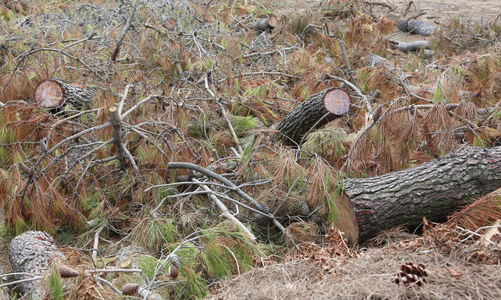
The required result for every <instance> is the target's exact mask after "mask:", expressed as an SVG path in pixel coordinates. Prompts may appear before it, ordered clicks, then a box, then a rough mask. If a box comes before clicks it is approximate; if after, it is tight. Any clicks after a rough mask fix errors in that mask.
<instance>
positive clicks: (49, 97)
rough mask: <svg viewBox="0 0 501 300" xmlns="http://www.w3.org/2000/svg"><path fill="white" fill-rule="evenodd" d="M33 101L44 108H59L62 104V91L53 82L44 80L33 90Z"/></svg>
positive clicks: (55, 82) (57, 84) (60, 87)
mask: <svg viewBox="0 0 501 300" xmlns="http://www.w3.org/2000/svg"><path fill="white" fill-rule="evenodd" d="M35 101H36V102H37V103H38V105H40V106H41V107H44V108H54V107H59V106H61V105H62V104H64V89H63V88H62V86H61V84H59V82H57V81H55V80H52V79H47V80H44V81H42V82H40V83H39V84H38V85H37V87H36V88H35Z"/></svg>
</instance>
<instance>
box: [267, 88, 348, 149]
mask: <svg viewBox="0 0 501 300" xmlns="http://www.w3.org/2000/svg"><path fill="white" fill-rule="evenodd" d="M350 106H351V99H350V95H349V94H348V93H347V92H345V91H344V90H342V89H338V88H329V89H326V90H323V91H321V92H319V93H316V94H315V95H313V96H310V97H309V98H308V99H306V100H305V101H304V102H303V103H301V104H300V105H299V106H298V107H296V108H295V109H294V110H293V111H291V112H290V113H289V114H288V115H287V116H286V117H285V118H284V119H283V120H282V122H280V124H278V126H277V130H278V131H280V133H281V134H282V136H283V137H284V141H285V143H286V144H289V145H299V144H300V143H301V139H302V138H303V136H304V135H306V134H307V133H309V132H311V130H313V129H315V128H318V127H320V126H322V125H324V124H326V123H328V122H329V121H332V120H334V119H336V118H339V117H342V116H344V115H346V114H348V112H349V111H350Z"/></svg>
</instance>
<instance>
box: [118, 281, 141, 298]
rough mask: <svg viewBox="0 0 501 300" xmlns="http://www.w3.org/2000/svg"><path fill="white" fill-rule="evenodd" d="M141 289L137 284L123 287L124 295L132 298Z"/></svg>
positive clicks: (128, 284)
mask: <svg viewBox="0 0 501 300" xmlns="http://www.w3.org/2000/svg"><path fill="white" fill-rule="evenodd" d="M137 289H139V284H137V283H127V284H126V285H124V286H123V287H122V294H124V295H127V296H131V295H134V294H135V293H136V292H137Z"/></svg>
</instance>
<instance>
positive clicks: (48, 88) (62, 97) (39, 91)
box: [35, 79, 94, 110]
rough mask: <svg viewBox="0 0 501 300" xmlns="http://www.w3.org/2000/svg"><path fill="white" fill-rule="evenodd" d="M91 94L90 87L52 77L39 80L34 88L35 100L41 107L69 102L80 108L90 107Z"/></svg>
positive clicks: (55, 106)
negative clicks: (86, 87)
mask: <svg viewBox="0 0 501 300" xmlns="http://www.w3.org/2000/svg"><path fill="white" fill-rule="evenodd" d="M93 96H94V91H93V90H92V89H85V88H81V87H78V86H76V85H72V84H67V83H64V82H62V81H61V80H53V79H47V80H44V81H42V82H40V83H39V84H38V86H37V87H36V89H35V101H36V102H37V103H38V105H40V106H41V107H43V108H60V107H62V106H63V105H65V104H66V103H70V104H72V105H73V106H74V107H75V108H76V109H78V110H80V109H82V108H88V107H90V104H91V102H92V97H93Z"/></svg>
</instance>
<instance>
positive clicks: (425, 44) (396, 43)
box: [390, 41, 434, 58]
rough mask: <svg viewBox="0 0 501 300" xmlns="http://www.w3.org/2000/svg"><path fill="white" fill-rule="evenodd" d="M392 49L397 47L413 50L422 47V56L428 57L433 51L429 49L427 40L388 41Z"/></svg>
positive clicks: (403, 49)
mask: <svg viewBox="0 0 501 300" xmlns="http://www.w3.org/2000/svg"><path fill="white" fill-rule="evenodd" d="M390 43H391V45H390V46H391V48H392V49H398V50H401V51H404V52H414V51H419V50H421V49H422V51H423V54H424V58H429V57H431V56H433V53H434V51H433V50H430V49H429V48H430V42H429V41H414V42H409V43H407V42H400V41H390Z"/></svg>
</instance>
